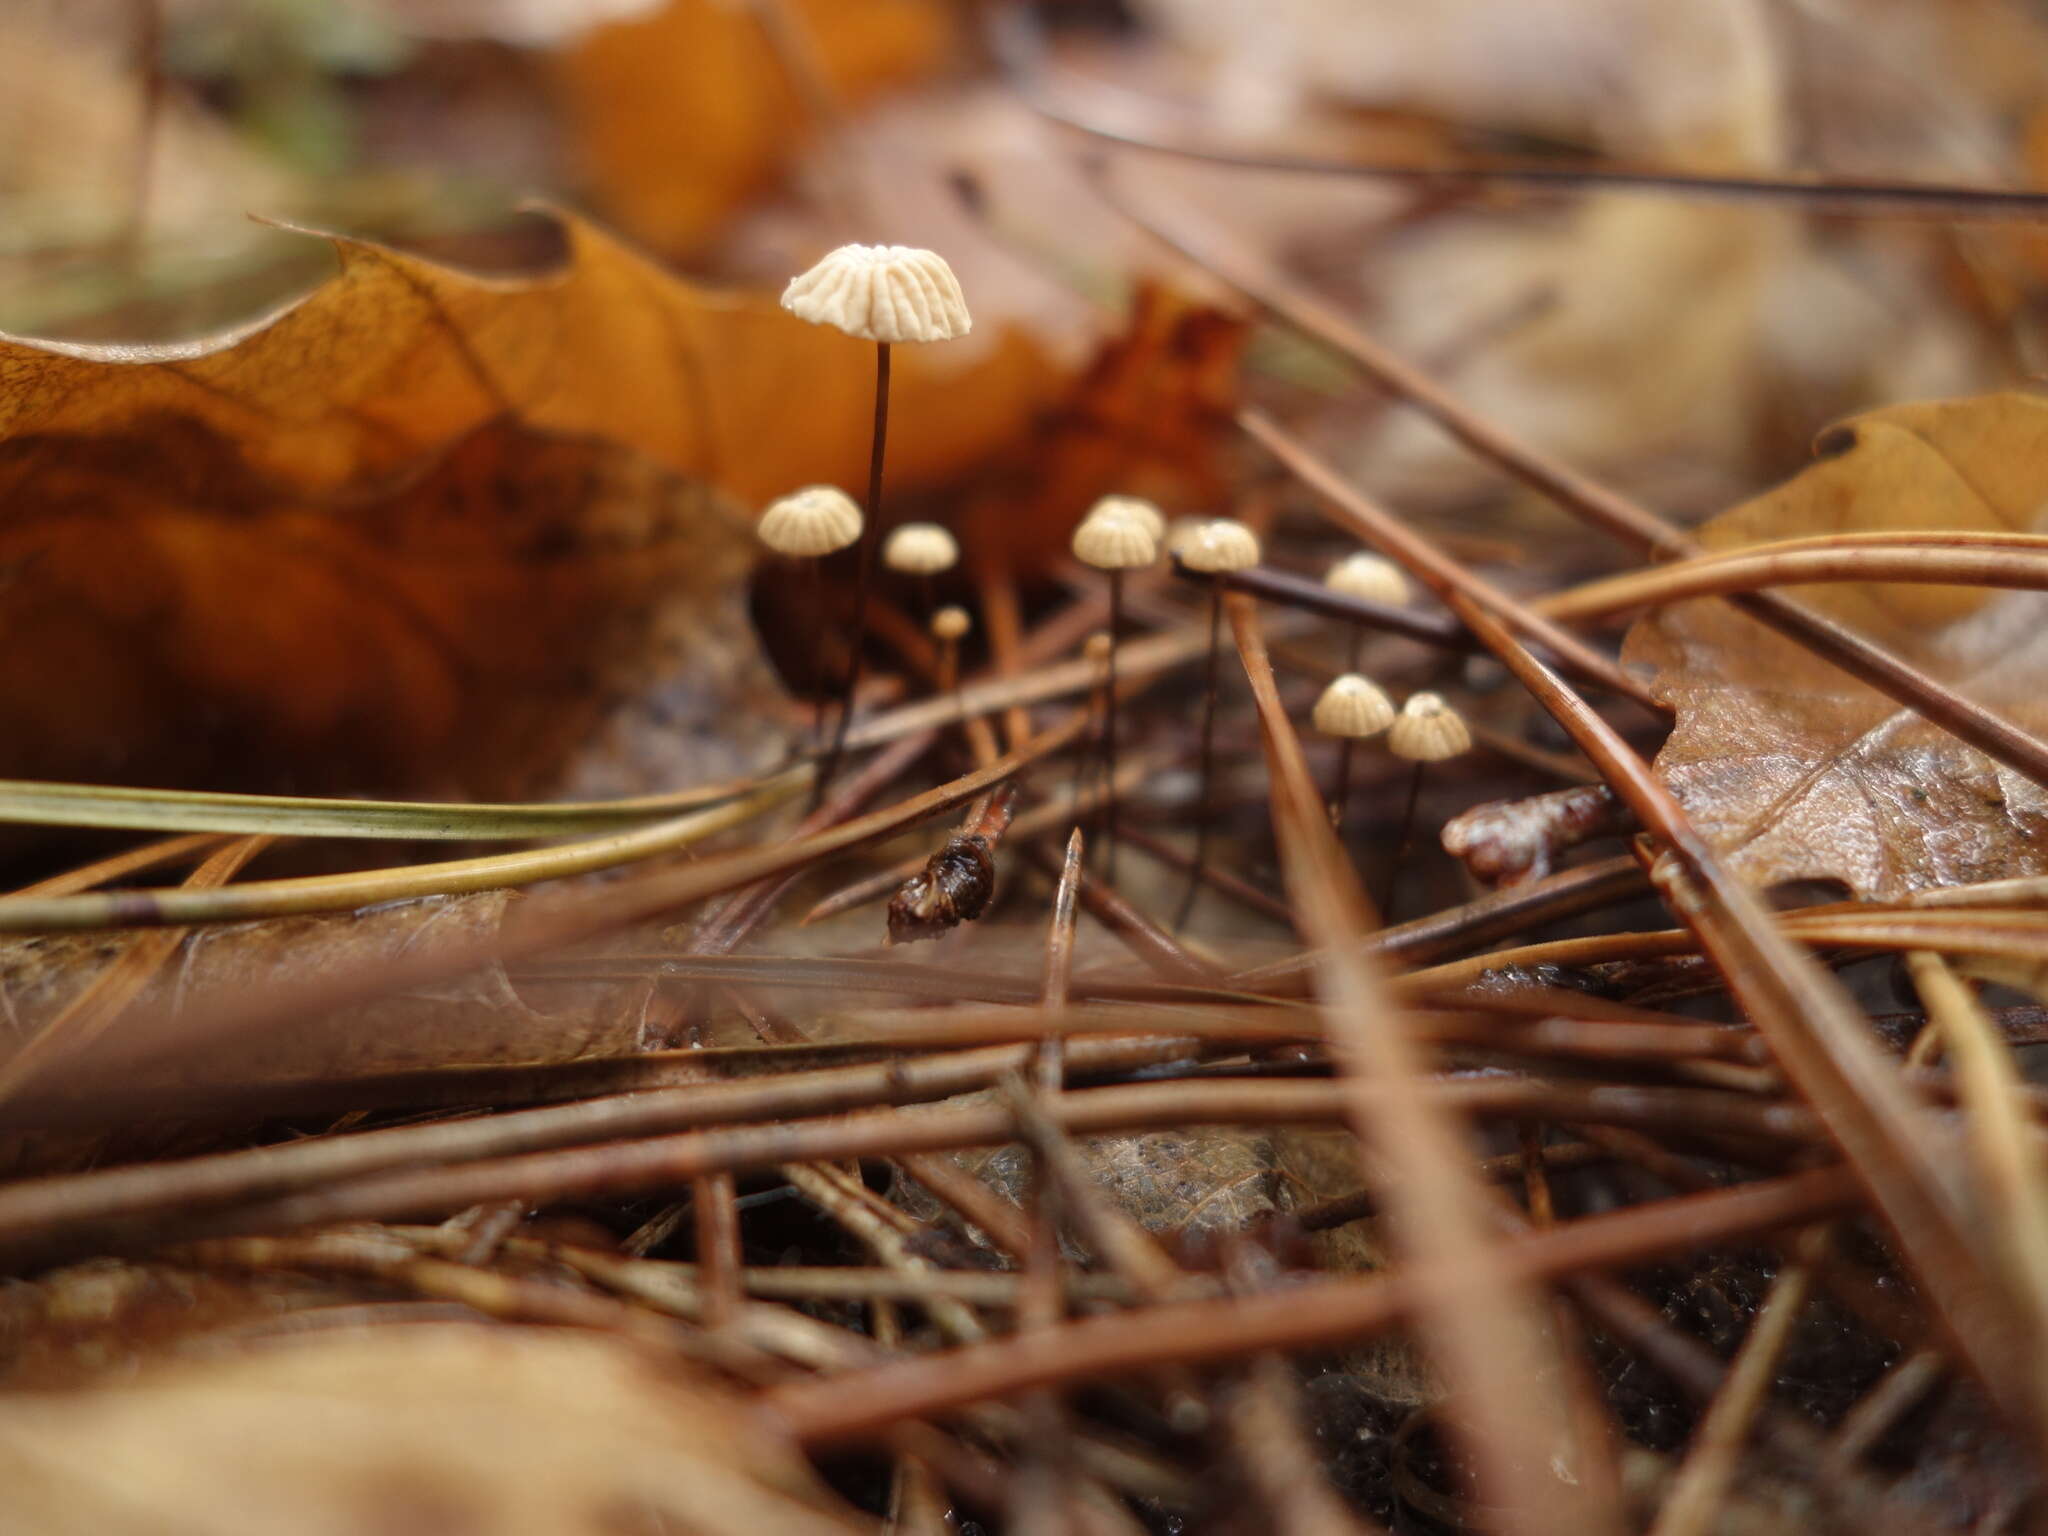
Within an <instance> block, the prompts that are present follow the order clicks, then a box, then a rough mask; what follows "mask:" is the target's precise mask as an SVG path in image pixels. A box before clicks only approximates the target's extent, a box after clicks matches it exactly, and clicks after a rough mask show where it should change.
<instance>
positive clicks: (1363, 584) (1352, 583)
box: [1323, 549, 1408, 608]
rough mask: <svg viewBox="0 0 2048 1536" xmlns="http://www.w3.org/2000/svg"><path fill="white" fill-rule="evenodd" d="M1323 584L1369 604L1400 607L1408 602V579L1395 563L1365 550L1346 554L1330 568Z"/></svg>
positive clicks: (1334, 590) (1333, 590)
mask: <svg viewBox="0 0 2048 1536" xmlns="http://www.w3.org/2000/svg"><path fill="white" fill-rule="evenodd" d="M1323 585H1324V586H1326V587H1328V588H1329V589H1330V590H1331V591H1332V592H1341V593H1343V594H1344V596H1346V597H1360V598H1364V599H1365V600H1366V601H1367V602H1369V603H1389V604H1392V605H1393V606H1394V607H1397V608H1398V607H1400V606H1401V605H1402V604H1403V603H1405V602H1407V601H1408V578H1407V577H1406V576H1404V575H1402V574H1401V567H1399V566H1398V565H1396V564H1394V562H1393V561H1391V560H1388V559H1385V558H1383V557H1381V556H1379V555H1376V554H1374V553H1372V551H1370V550H1365V549H1361V550H1359V551H1358V553H1356V554H1353V555H1346V556H1345V557H1344V558H1343V559H1342V560H1339V561H1338V562H1337V563H1336V564H1335V565H1333V566H1331V567H1330V570H1329V574H1328V575H1326V576H1324V577H1323Z"/></svg>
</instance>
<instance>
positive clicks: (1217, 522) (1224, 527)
mask: <svg viewBox="0 0 2048 1536" xmlns="http://www.w3.org/2000/svg"><path fill="white" fill-rule="evenodd" d="M1174 553H1175V554H1176V555H1178V556H1179V557H1180V563H1181V564H1182V565H1184V566H1186V567H1187V568H1188V569H1189V570H1191V571H1205V572H1215V571H1242V570H1248V569H1250V568H1251V567H1252V566H1255V565H1257V564H1258V563H1259V536H1258V535H1257V534H1255V533H1253V532H1252V531H1251V529H1249V528H1247V527H1245V525H1244V524H1243V523H1240V522H1237V521H1235V520H1233V519H1231V518H1227V517H1219V518H1215V519H1213V520H1211V521H1209V522H1206V523H1204V524H1202V526H1201V527H1199V528H1197V529H1195V530H1194V531H1193V532H1192V533H1190V534H1189V535H1188V536H1187V537H1186V538H1184V539H1182V540H1181V542H1180V545H1179V547H1178V548H1176V549H1175V550H1174Z"/></svg>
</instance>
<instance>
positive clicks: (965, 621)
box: [932, 603, 974, 642]
mask: <svg viewBox="0 0 2048 1536" xmlns="http://www.w3.org/2000/svg"><path fill="white" fill-rule="evenodd" d="M973 628H974V620H972V619H971V618H969V617H968V616H967V610H966V609H965V608H962V607H961V606H960V605H959V604H957V603H948V604H947V605H946V606H945V607H943V608H941V609H940V610H939V611H938V612H937V613H935V614H933V615H932V638H933V639H934V640H945V641H949V642H950V641H954V640H965V639H966V638H967V632H968V631H969V630H971V629H973Z"/></svg>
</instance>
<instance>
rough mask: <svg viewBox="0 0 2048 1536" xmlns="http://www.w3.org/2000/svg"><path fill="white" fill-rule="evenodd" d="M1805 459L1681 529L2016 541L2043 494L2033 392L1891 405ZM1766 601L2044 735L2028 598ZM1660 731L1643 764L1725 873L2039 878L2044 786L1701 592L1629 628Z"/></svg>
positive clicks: (2047, 842)
mask: <svg viewBox="0 0 2048 1536" xmlns="http://www.w3.org/2000/svg"><path fill="white" fill-rule="evenodd" d="M1818 451H1819V453H1820V455H1821V457H1820V459H1819V461H1818V462H1816V463H1814V464H1812V465H1810V466H1809V467H1808V468H1807V469H1805V470H1803V471H1802V472H1801V473H1800V474H1798V475H1797V476H1795V477H1794V478H1793V479H1791V480H1790V481H1788V482H1786V483H1785V484H1784V485H1781V486H1779V487H1778V488H1777V489H1775V490H1773V491H1770V492H1768V493H1766V494H1765V495H1763V496H1760V497H1758V498H1756V499H1755V500H1753V501H1750V502H1747V503H1745V504H1743V505H1742V506H1739V507H1736V508H1735V509H1733V510H1732V511H1730V512H1727V513H1725V514H1723V515H1722V516H1720V517H1718V518H1715V519H1714V520H1713V521H1711V522H1709V523H1708V524H1706V525H1705V526H1704V527H1703V528H1702V529H1701V530H1700V532H1699V540H1700V542H1701V543H1702V544H1703V545H1705V546H1707V547H1708V548H1709V549H1714V550H1726V549H1730V548H1736V547H1739V546H1742V545H1746V544H1753V543H1756V542H1759V541H1762V540H1770V539H1782V538H1796V537H1801V536H1824V535H1827V534H1833V533H1849V532H1866V531H1868V532H1877V531H1901V532H1903V531H1912V530H1927V531H1951V530H1979V531H1986V532H2012V531H2031V530H2033V529H2035V528H2036V527H2037V525H2038V519H2039V517H2040V514H2041V512H2042V510H2043V507H2044V502H2048V401H2042V400H2039V399H2036V398H2034V397H2032V396H2027V395H2019V394H2001V395H1988V396H1982V397H1977V398H1972V399H1961V400H1948V401H1934V402H1928V403H1922V404H1913V405H1901V406H1892V407H1888V408H1886V409H1884V410H1880V411H1874V412H1871V413H1870V414H1868V415H1865V416H1859V417H1857V418H1855V419H1854V420H1853V421H1850V422H1848V423H1846V424H1844V425H1841V426H1838V427H1835V428H1833V429H1831V430H1830V431H1829V432H1827V433H1825V434H1823V436H1822V437H1821V439H1820V441H1819V444H1818ZM1785 591H1786V595H1788V596H1790V597H1793V598H1795V599H1797V600H1798V601H1799V602H1801V603H1802V604H1805V605H1806V606H1808V607H1810V608H1811V609H1813V610H1815V611H1817V612H1819V613H1823V614H1825V615H1827V616H1828V617H1830V618H1833V619H1835V620H1837V621H1839V622H1841V623H1843V624H1845V625H1846V626H1848V627H1849V628H1850V629H1853V630H1855V631H1856V632H1857V633H1858V634H1861V635H1864V636H1866V637H1867V638H1869V639H1871V640H1874V641H1876V642H1878V643H1879V644H1881V645H1883V646H1885V647H1886V648H1887V649H1889V650H1891V651H1893V652H1895V653H1896V654H1898V655H1899V656H1901V657H1903V658H1904V659H1905V660H1907V661H1908V662H1910V663H1912V664H1913V665H1915V666H1917V667H1919V668H1921V669H1923V670H1925V671H1926V672H1928V673H1930V674H1931V675H1933V676H1934V677H1936V678H1937V679H1939V680H1940V681H1941V682H1943V683H1945V684H1947V685H1948V686H1950V687H1952V688H1954V689H1955V690H1956V691H1958V692H1959V693H1962V694H1963V695H1965V696H1967V697H1969V698H1971V699H1974V700H1975V701H1976V702H1978V703H1979V704H1982V705H1984V706H1986V707H1988V708H1991V709H1995V710H1997V711H1999V712H2000V713H2002V714H2005V715H2007V716H2009V717H2011V718H2012V719H2014V720H2016V721H2018V722H2019V723H2020V724H2021V725H2023V726H2025V727H2027V728H2028V729H2030V730H2033V731H2036V732H2043V731H2048V694H2044V693H2043V692H2042V690H2041V686H2040V678H2041V676H2042V673H2043V669H2044V667H2048V599H2044V598H2043V597H2042V596H2041V595H2039V594H2036V593H2028V592H1997V591H1990V590H1987V589H1984V588H1978V587H1966V586H1940V585H1912V584H1905V583H1865V584H1854V583H1833V584H1827V585H1814V586H1802V587H1791V588H1787V589H1785ZM1623 658H1624V660H1625V661H1628V662H1633V663H1640V664H1644V665H1647V666H1649V667H1650V668H1651V669H1653V672H1654V674H1655V681H1654V685H1653V686H1654V687H1655V689H1656V691H1657V693H1658V694H1659V695H1660V696H1661V697H1663V698H1665V699H1667V700H1669V701H1670V702H1671V703H1672V704H1673V705H1674V706H1675V707H1676V709H1677V713H1678V721H1677V726H1676V728H1675V729H1674V730H1673V731H1672V734H1671V737H1670V739H1669V740H1668V741H1667V742H1666V743H1665V745H1664V749H1663V751H1662V752H1661V753H1660V754H1659V755H1658V758H1657V769H1658V772H1659V773H1660V774H1661V775H1662V776H1663V778H1664V779H1665V781H1666V782H1667V783H1669V784H1670V786H1671V788H1672V790H1673V791H1674V792H1675V793H1676V794H1677V796H1678V798H1679V800H1680V802H1681V804H1683V805H1684V807H1685V810H1686V813H1687V814H1688V815H1689V816H1690V817H1691V818H1692V820H1693V822H1694V824H1695V825H1696V826H1697V827H1699V829H1700V830H1701V831H1702V832H1703V833H1704V834H1705V835H1706V836H1707V837H1708V839H1709V840H1710V841H1711V842H1712V843H1713V844H1714V845H1715V846H1716V847H1717V848H1718V849H1720V850H1721V851H1722V853H1723V854H1724V855H1725V856H1726V857H1727V858H1728V859H1729V861H1730V863H1731V864H1732V865H1733V867H1734V868H1735V869H1736V871H1737V872H1738V873H1739V874H1741V875H1742V876H1743V877H1744V878H1745V879H1748V880H1750V881H1752V882H1754V883H1756V884H1758V885H1772V884H1777V883H1779V882H1782V881H1789V880H1803V879H1834V880H1840V881H1843V882H1845V883H1846V884H1847V885H1848V886H1849V887H1850V888H1851V889H1852V890H1853V891H1855V892H1856V893H1857V894H1858V895H1860V896H1864V897H1869V898H1874V899H1897V898H1899V897H1903V896H1906V895H1909V894H1911V893H1912V892H1914V891H1917V890H1922V889H1926V888H1928V887H1932V886H1942V885H1958V884H1968V883H1972V882H1976V881H1981V880H1990V879H2003V878H2007V877H2011V876H2018V875H2033V874H2042V873H2048V793H2044V791H2043V789H2042V788H2041V786H2039V785H2037V784H2034V783H2032V782H2031V781H2029V780H2027V779H2024V778H2022V777H2020V776H2019V775H2017V774H2015V773H2013V772H2012V771H2011V770H2009V769H2007V768H2005V767H2003V766H2002V765H2000V764H1997V763H1994V762H1992V761H1991V760H1990V759H1989V758H1987V757H1985V756H1984V755H1983V754H1982V753H1979V752H1977V751H1976V750H1974V749H1973V748H1970V747H1967V746H1965V745H1963V744H1962V743H1961V742H1960V741H1958V740H1956V738H1954V737H1953V736H1950V735H1949V734H1947V733H1946V732H1944V731H1942V730H1940V729H1938V728H1937V727H1935V726H1933V725H1931V724H1929V723H1928V722H1927V721H1926V720H1924V719H1922V718H1921V717H1920V716H1919V715H1917V714H1915V713H1914V712H1912V711H1910V710H1906V709H1902V708H1900V707H1899V706H1898V705H1896V704H1894V703H1893V702H1892V701H1891V700H1890V699H1888V698H1886V697H1885V696H1884V695H1882V694H1880V693H1878V692H1877V691H1876V690H1874V689H1871V688H1868V687H1865V686H1864V685H1863V684H1861V683H1858V682H1856V681H1854V680H1853V679H1851V678H1850V677H1848V676H1847V675H1846V674H1845V673H1843V672H1841V671H1839V670H1838V669H1836V668H1834V667H1832V666H1830V665H1829V664H1827V663H1826V662H1823V661H1821V660H1819V659H1818V658H1816V657H1815V656H1813V655H1812V654H1811V653H1809V652H1808V651H1807V650H1805V649H1804V648H1803V647H1801V646H1798V645H1795V644H1793V643H1792V642H1791V641H1789V640H1786V639H1783V638H1781V637H1780V636H1779V635H1777V634H1776V633H1775V632H1774V631H1771V630H1769V629H1766V628H1765V627H1764V626H1763V625H1761V624H1759V623H1758V622H1757V621H1756V620H1754V619H1751V618H1748V617H1746V616H1745V615H1743V614H1741V613H1739V612H1737V611H1736V610H1735V609H1734V608H1733V607H1732V606H1730V605H1729V604H1727V603H1726V602H1723V601H1720V600H1718V599H1701V600H1698V601H1694V602H1688V603H1681V604H1677V605H1675V606H1673V607H1671V608H1667V609H1664V610H1662V611H1660V612H1658V613H1656V614H1654V615H1652V616H1651V617H1649V618H1646V619H1644V620H1643V621H1642V622H1640V623H1639V624H1637V625H1636V626H1635V628H1634V629H1633V630H1631V631H1630V634H1629V636H1628V639H1627V642H1626V643H1625V645H1624V647H1623Z"/></svg>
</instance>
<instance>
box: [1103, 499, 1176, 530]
mask: <svg viewBox="0 0 2048 1536" xmlns="http://www.w3.org/2000/svg"><path fill="white" fill-rule="evenodd" d="M1088 516H1089V517H1091V518H1094V517H1129V518H1134V519H1136V520H1137V521H1138V522H1139V523H1141V524H1143V525H1144V528H1145V531H1146V532H1147V533H1149V534H1151V535H1152V537H1153V538H1154V539H1164V538H1165V537H1166V518H1165V517H1164V515H1162V514H1161V512H1160V510H1159V509H1158V508H1157V507H1155V506H1154V505H1153V504H1152V503H1151V502H1149V501H1147V500H1146V499H1145V498H1144V497H1142V496H1104V497H1103V498H1102V499H1101V500H1099V501H1097V502H1096V503H1095V505H1094V506H1092V507H1090V508H1089V509H1088Z"/></svg>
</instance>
